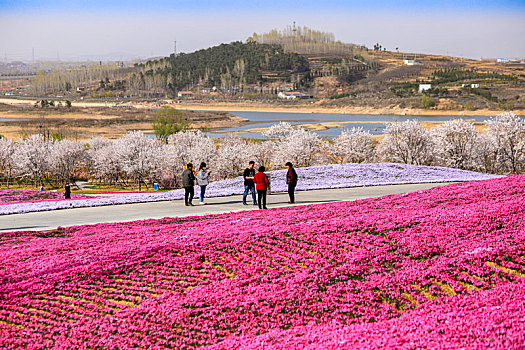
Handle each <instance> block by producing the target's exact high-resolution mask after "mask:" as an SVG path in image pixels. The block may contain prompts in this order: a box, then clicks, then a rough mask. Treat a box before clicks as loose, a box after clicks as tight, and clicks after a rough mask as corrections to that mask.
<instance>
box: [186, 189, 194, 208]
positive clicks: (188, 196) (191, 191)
mask: <svg viewBox="0 0 525 350" xmlns="http://www.w3.org/2000/svg"><path fill="white" fill-rule="evenodd" d="M194 194H195V190H194V189H193V186H191V187H184V204H186V205H188V204H191V201H192V200H193V195H194Z"/></svg>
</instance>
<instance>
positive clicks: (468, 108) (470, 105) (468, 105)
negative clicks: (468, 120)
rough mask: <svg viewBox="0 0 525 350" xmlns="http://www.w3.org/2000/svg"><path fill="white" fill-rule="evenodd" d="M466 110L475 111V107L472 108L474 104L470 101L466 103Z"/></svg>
mask: <svg viewBox="0 0 525 350" xmlns="http://www.w3.org/2000/svg"><path fill="white" fill-rule="evenodd" d="M465 109H466V110H467V111H471V110H473V109H474V106H472V103H470V101H469V102H467V103H465Z"/></svg>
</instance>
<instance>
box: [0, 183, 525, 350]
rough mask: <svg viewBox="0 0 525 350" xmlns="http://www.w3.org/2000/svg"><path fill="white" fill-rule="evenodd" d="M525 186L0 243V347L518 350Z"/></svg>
mask: <svg viewBox="0 0 525 350" xmlns="http://www.w3.org/2000/svg"><path fill="white" fill-rule="evenodd" d="M523 217H525V176H510V177H505V178H500V179H493V180H485V181H477V182H468V183H460V184H453V185H448V186H444V187H436V188H433V189H430V190H426V191H419V192H417V193H409V194H403V195H390V196H385V197H382V198H374V199H367V200H361V201H356V202H340V203H330V204H318V205H310V206H302V207H290V208H283V209H272V210H266V211H249V212H240V213H231V214H222V215H211V216H206V217H190V218H165V219H161V220H144V221H136V222H128V223H115V224H98V225H91V226H78V227H72V228H66V229H62V228H61V229H57V230H54V231H50V232H14V233H5V234H2V235H0V281H1V283H2V288H1V289H0V344H1V345H3V346H4V347H13V348H14V347H19V346H26V347H31V348H45V347H57V348H95V347H103V348H138V347H143V348H165V347H173V348H193V347H197V346H205V347H210V348H217V349H232V348H234V349H235V348H251V349H259V348H265V349H274V348H275V349H301V348H329V349H336V348H372V349H377V348H500V349H520V348H523V347H525V306H524V305H525V279H524V278H523V277H525V220H523Z"/></svg>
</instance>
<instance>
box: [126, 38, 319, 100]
mask: <svg viewBox="0 0 525 350" xmlns="http://www.w3.org/2000/svg"><path fill="white" fill-rule="evenodd" d="M136 67H137V68H138V70H139V72H138V74H134V75H133V76H132V77H131V80H130V87H132V88H135V90H141V89H145V88H146V83H145V80H146V79H148V78H151V77H154V78H158V79H160V80H161V81H162V82H163V83H164V84H165V88H166V90H167V91H168V92H170V93H176V92H177V91H180V90H185V89H196V88H199V87H201V88H211V87H213V86H215V87H217V88H220V89H221V90H222V91H224V92H237V91H244V90H245V88H247V87H249V86H261V85H262V84H268V83H271V82H273V81H282V82H283V83H294V84H295V85H296V86H301V85H304V83H305V81H306V79H307V78H308V75H309V72H310V68H309V65H308V60H306V59H305V58H304V57H303V56H301V55H299V54H297V53H290V52H285V51H284V49H283V48H282V47H281V46H279V45H270V44H259V43H257V42H255V41H248V42H246V43H242V42H239V41H238V42H233V43H230V44H221V45H219V46H214V47H211V48H208V49H205V50H199V51H196V52H193V53H190V54H184V53H183V54H179V55H176V56H175V55H171V56H170V57H167V58H163V59H160V60H155V61H149V62H146V63H143V64H138V65H136ZM142 81H144V83H143V84H141V82H142ZM135 85H137V86H135ZM140 85H142V86H140Z"/></svg>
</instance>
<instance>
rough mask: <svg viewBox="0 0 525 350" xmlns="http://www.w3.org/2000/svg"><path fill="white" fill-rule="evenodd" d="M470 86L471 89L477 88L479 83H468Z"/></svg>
mask: <svg viewBox="0 0 525 350" xmlns="http://www.w3.org/2000/svg"><path fill="white" fill-rule="evenodd" d="M470 87H471V88H473V89H479V84H470Z"/></svg>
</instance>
